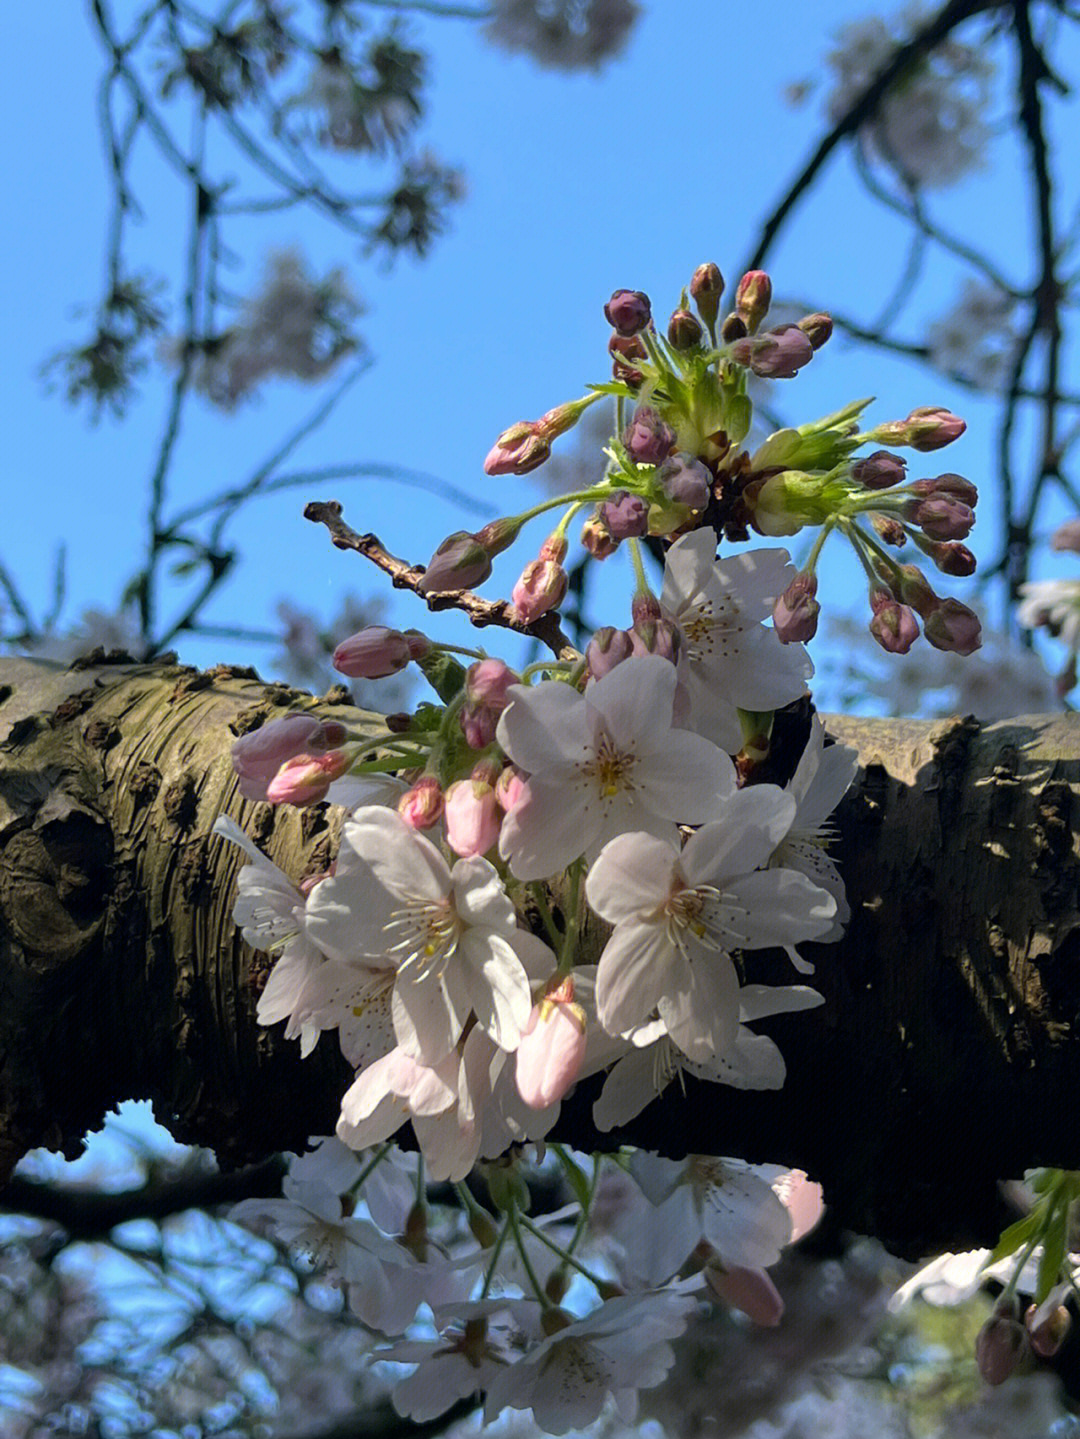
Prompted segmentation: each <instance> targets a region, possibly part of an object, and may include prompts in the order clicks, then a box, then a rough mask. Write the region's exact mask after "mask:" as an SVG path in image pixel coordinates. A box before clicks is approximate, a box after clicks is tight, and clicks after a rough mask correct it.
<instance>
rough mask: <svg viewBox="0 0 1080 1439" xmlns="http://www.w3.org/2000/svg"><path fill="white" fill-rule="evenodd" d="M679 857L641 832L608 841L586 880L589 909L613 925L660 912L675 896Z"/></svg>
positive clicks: (669, 846) (661, 842) (660, 842)
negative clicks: (644, 913)
mask: <svg viewBox="0 0 1080 1439" xmlns="http://www.w3.org/2000/svg"><path fill="white" fill-rule="evenodd" d="M678 857H679V852H678V849H677V847H676V846H675V845H674V844H669V843H667V842H666V841H664V840H661V839H654V838H653V836H652V835H648V834H643V833H641V832H640V831H635V832H634V833H631V834H620V835H618V836H616V838H615V839H611V840H608V842H607V844H605V845H604V847H603V849H602V850H601V851H600V853H599V854H598V855H597V857H596V861H595V862H594V864H593V866H592V868H591V869H590V870H589V874H588V878H587V879H586V880H585V896H586V898H587V899H588V901H589V905H590V906H591V908H592V909H593V910H595V912H596V913H597V914H598V915H599V916H600V918H601V919H606V920H607V922H608V923H609V924H618V923H619V921H620V920H623V919H632V918H635V917H636V916H637V915H638V914H640V913H641V912H642V911H643V910H648V911H651V910H654V909H656V908H657V906H658V905H661V904H663V903H664V902H665V901H666V900H667V898H668V895H669V894H670V893H671V884H672V877H673V873H674V869H675V865H676V862H677V861H678Z"/></svg>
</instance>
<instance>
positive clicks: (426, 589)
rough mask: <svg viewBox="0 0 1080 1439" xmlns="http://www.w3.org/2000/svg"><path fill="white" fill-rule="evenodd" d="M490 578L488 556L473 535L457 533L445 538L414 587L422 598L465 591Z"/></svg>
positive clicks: (489, 557) (464, 531) (460, 531)
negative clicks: (451, 591) (448, 592)
mask: <svg viewBox="0 0 1080 1439" xmlns="http://www.w3.org/2000/svg"><path fill="white" fill-rule="evenodd" d="M490 574H491V556H490V555H489V554H488V552H487V550H486V549H485V548H484V546H483V545H482V544H480V543H479V541H478V540H477V537H476V536H475V535H471V534H469V533H468V531H467V530H457V531H456V532H455V533H454V534H452V535H447V537H446V539H445V540H443V542H442V544H441V545H440V546H439V548H438V549H437V550H436V551H435V553H434V555H433V556H432V557H431V562H430V564H429V565H428V567H427V569H426V570H425V571H424V573H423V575H422V576H421V578H420V582H419V584H418V585H417V589H418V590H419V591H420V593H421V594H422V595H433V594H441V593H443V592H445V591H447V590H468V589H471V588H472V587H473V585H478V584H481V583H482V582H483V581H484V580H486V579H487V577H488V575H490Z"/></svg>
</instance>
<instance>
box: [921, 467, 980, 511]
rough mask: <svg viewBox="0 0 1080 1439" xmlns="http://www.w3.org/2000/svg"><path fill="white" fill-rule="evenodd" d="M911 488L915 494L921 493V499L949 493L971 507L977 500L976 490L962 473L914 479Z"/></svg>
mask: <svg viewBox="0 0 1080 1439" xmlns="http://www.w3.org/2000/svg"><path fill="white" fill-rule="evenodd" d="M911 489H912V491H913V492H914V493H915V494H916V495H921V496H922V498H923V499H930V498H931V497H934V498H936V497H937V496H938V495H950V496H951V497H952V498H953V499H954V500H959V501H960V502H961V503H962V504H965V505H970V506H971V508H972V509H974V508H975V506H976V505H977V504H978V502H979V492H978V490H977V489H976V488H975V486H974V485H973V484H972V483H971V481H970V480H966V479H965V478H964V476H963V475H952V474H949V475H938V476H937V477H936V478H935V479H929V480H916V481H915V483H914V484H913V485H912V486H911Z"/></svg>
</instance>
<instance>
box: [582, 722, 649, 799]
mask: <svg viewBox="0 0 1080 1439" xmlns="http://www.w3.org/2000/svg"><path fill="white" fill-rule="evenodd" d="M636 763H637V756H636V755H634V754H633V753H632V752H628V751H626V750H621V749H619V748H618V747H617V746H616V744H615V742H614V740H613V739H612V738H611V736H610V735H607V734H602V735H601V736H600V740H599V743H598V744H597V746H596V751H595V753H594V754H593V756H592V758H591V759H589V760H587V761H586V762H585V764H584V765H583V766H582V773H583V774H584V775H586V776H587V777H588V778H589V779H591V780H592V782H593V783H594V784H595V785H596V788H597V789H598V790H599V791H600V795H601V798H603V799H612V798H613V797H614V796H615V795H617V794H618V793H619V792H620V791H621V790H624V789H633V788H634V783H633V779H632V775H633V772H634V766H635V764H636Z"/></svg>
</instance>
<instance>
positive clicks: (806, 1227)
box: [772, 1169, 825, 1244]
mask: <svg viewBox="0 0 1080 1439" xmlns="http://www.w3.org/2000/svg"><path fill="white" fill-rule="evenodd" d="M772 1188H773V1193H774V1194H775V1195H776V1197H777V1198H778V1199H779V1200H780V1203H781V1204H782V1205H783V1206H784V1208H785V1209H786V1210H787V1212H788V1214H789V1215H790V1216H791V1239H790V1241H789V1242H790V1243H791V1244H794V1243H795V1242H796V1241H797V1240H799V1239H801V1238H802V1237H803V1235H804V1234H809V1233H810V1231H811V1229H813V1228H814V1226H815V1225H816V1224H817V1223H818V1221H819V1220H820V1218H821V1216H822V1215H823V1214H824V1213H825V1196H824V1192H823V1190H822V1188H821V1185H820V1184H817V1183H815V1182H814V1180H812V1179H809V1178H808V1177H807V1175H806V1173H805V1171H804V1170H802V1169H789V1170H786V1171H785V1172H784V1173H783V1174H781V1175H779V1176H778V1177H777V1178H776V1179H774V1180H773V1181H772Z"/></svg>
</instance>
